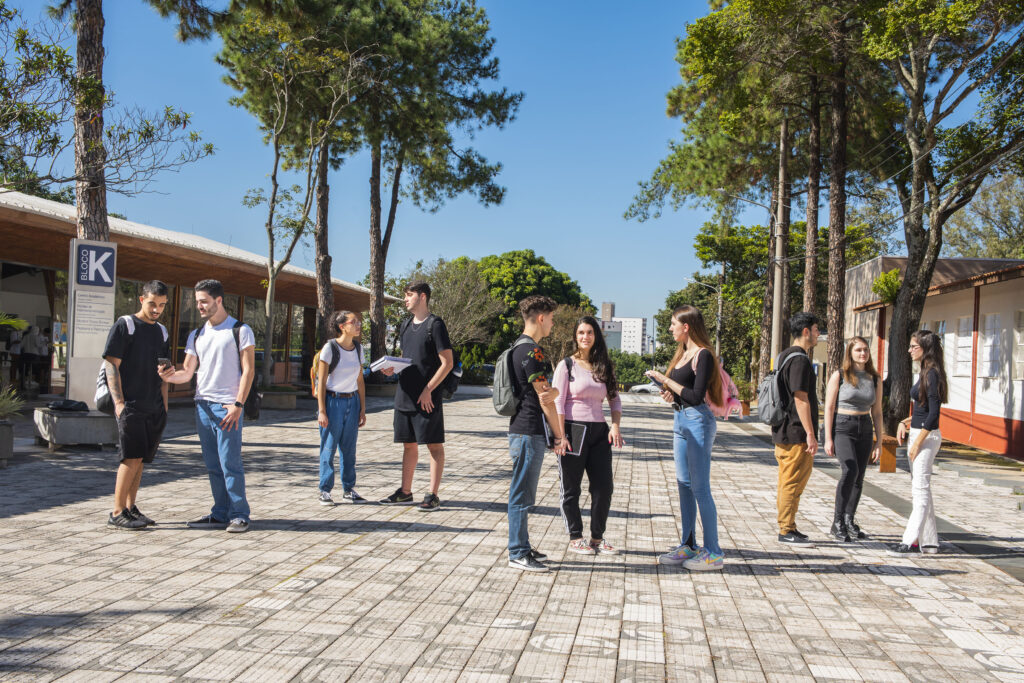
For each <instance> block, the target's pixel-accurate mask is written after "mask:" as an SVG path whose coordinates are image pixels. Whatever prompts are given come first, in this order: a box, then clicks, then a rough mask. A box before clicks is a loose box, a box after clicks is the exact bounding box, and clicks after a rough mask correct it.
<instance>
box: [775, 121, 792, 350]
mask: <svg viewBox="0 0 1024 683" xmlns="http://www.w3.org/2000/svg"><path fill="white" fill-rule="evenodd" d="M788 148H789V119H785V118H784V119H782V125H781V126H780V127H779V190H778V196H779V205H778V207H777V211H778V218H776V220H775V226H774V228H775V230H777V231H778V232H776V233H775V258H774V260H773V263H772V265H773V266H774V268H775V291H774V293H773V294H774V296H773V297H772V362H773V363H774V362H775V359H776V358H778V357H779V353H781V352H782V274H783V268H782V261H783V259H785V258H786V245H785V243H784V242H783V241H782V230H781V226H782V221H783V219H784V217H785V206H784V204H785V201H784V200H785V197H786V193H785V187H786V184H787V182H788V181H789V177H788V176H789V173H788V172H789V169H788V168H787V163H786V162H787V159H786V155H787V150H788Z"/></svg>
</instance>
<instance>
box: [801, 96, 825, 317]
mask: <svg viewBox="0 0 1024 683" xmlns="http://www.w3.org/2000/svg"><path fill="white" fill-rule="evenodd" d="M810 117H811V130H810V134H809V136H808V139H807V153H808V155H809V161H810V168H809V169H808V171H807V240H806V242H805V246H804V253H805V254H806V257H805V260H804V309H803V310H805V311H808V312H810V313H815V314H817V308H818V306H817V300H818V297H817V291H818V197H819V195H820V193H821V103H820V101H819V99H818V79H817V78H816V77H813V76H812V77H811V112H810Z"/></svg>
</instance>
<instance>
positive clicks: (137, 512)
mask: <svg viewBox="0 0 1024 683" xmlns="http://www.w3.org/2000/svg"><path fill="white" fill-rule="evenodd" d="M129 512H131V513H132V517H134V518H135V519H138V520H140V521H143V522H145V523H146V526H156V522H154V521H153V520H152V519H150V518H149V517H147V516H146V515H144V514H142V511H141V510H139V506H138V505H132V507H131V509H130V510H129Z"/></svg>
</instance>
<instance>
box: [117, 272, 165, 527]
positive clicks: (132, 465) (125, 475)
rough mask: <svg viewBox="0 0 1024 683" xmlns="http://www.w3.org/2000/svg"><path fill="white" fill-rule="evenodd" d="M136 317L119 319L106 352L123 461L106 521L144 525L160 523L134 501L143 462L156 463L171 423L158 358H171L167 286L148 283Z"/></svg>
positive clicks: (132, 525)
mask: <svg viewBox="0 0 1024 683" xmlns="http://www.w3.org/2000/svg"><path fill="white" fill-rule="evenodd" d="M139 303H140V306H139V311H138V313H136V314H135V315H130V316H123V317H121V318H118V319H117V321H116V322H115V323H114V326H113V327H112V328H111V329H110V334H109V335H108V336H107V345H106V347H104V350H103V360H104V367H105V368H106V374H107V386H108V388H109V390H110V397H111V398H112V399H113V401H114V413H115V415H116V416H117V441H118V447H119V450H120V453H121V464H120V466H119V467H118V468H117V481H116V483H115V485H114V510H113V512H111V513H110V516H109V517H108V519H107V524H109V525H110V526H113V527H116V528H118V529H142V528H145V527H147V526H150V525H152V524H156V522H154V521H153V520H152V519H150V518H149V517H147V516H146V515H144V514H142V513H141V512H140V511H139V508H138V506H137V505H136V504H135V498H136V496H137V495H138V493H139V484H140V483H141V482H142V467H143V464H144V463H147V462H153V458H154V456H155V455H156V449H157V446H158V445H159V444H160V437H161V436H162V435H163V432H164V426H165V425H166V424H167V384H166V383H165V382H164V381H163V380H162V379H161V378H160V375H159V374H158V372H159V366H160V363H159V360H158V359H160V358H163V359H169V358H170V350H169V349H168V345H167V328H165V327H164V326H163V325H161V324H160V323H158V322H157V320H159V318H160V316H161V315H162V314H163V312H164V307H165V306H167V285H165V284H164V283H163V282H160V281H159V280H152V281H151V282H147V283H146V284H145V285H143V287H142V295H141V296H140V297H139Z"/></svg>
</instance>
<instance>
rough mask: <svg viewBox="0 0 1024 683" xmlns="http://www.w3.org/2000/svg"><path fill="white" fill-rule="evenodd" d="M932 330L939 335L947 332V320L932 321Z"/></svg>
mask: <svg viewBox="0 0 1024 683" xmlns="http://www.w3.org/2000/svg"><path fill="white" fill-rule="evenodd" d="M931 330H932V332H934V333H935V334H937V335H939V336H940V337H942V336H944V335H945V334H946V321H945V320H934V321H932V327H931Z"/></svg>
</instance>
